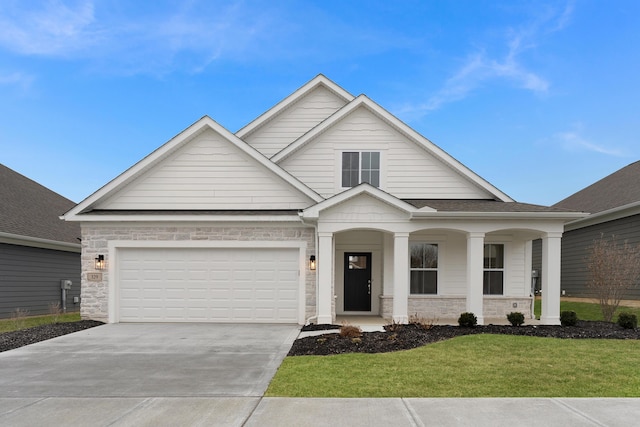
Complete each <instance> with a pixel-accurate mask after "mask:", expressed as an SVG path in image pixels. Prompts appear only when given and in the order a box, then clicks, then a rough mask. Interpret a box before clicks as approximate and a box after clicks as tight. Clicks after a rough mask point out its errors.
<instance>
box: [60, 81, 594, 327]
mask: <svg viewBox="0 0 640 427" xmlns="http://www.w3.org/2000/svg"><path fill="white" fill-rule="evenodd" d="M582 216H583V215H582V214H579V213H575V212H572V211H568V210H566V209H558V208H550V207H545V206H535V205H530V204H526V203H518V202H516V201H514V200H513V199H511V198H510V197H509V196H508V195H506V194H505V193H503V192H502V191H500V190H499V189H498V188H496V187H494V186H493V185H491V184H490V183H488V182H487V181H485V180H484V179H483V178H481V177H480V176H478V175H477V174H475V173H474V172H472V171H471V170H470V169H468V168H467V167H466V166H464V165H463V164H461V163H460V162H458V161H457V160H456V159H454V158H453V157H452V156H451V155H449V154H448V153H446V152H445V151H443V150H442V149H441V148H439V147H438V146H436V145H435V144H433V143H432V142H431V141H429V140H428V139H426V138H425V137H424V136H422V135H420V134H419V133H417V132H416V131H415V130H413V129H411V128H410V127H409V126H407V125H406V124H405V123H403V122H402V121H400V120H399V119H398V118H397V117H395V116H393V115H392V114H391V113H389V112H388V111H386V110H385V109H384V108H382V107H381V106H380V105H378V104H376V103H375V102H373V101H372V100H371V99H369V98H368V97H366V96H365V95H360V96H357V97H356V96H353V95H351V94H349V93H348V92H347V91H346V90H344V89H343V88H341V87H340V86H338V85H336V84H335V83H334V82H332V81H331V80H329V79H327V78H326V77H324V76H322V75H319V76H317V77H316V78H314V79H313V80H311V81H310V82H308V83H307V84H305V85H304V86H302V87H301V88H300V89H298V90H296V91H295V92H294V93H292V94H291V95H289V96H288V97H286V98H285V99H284V100H283V101H281V102H280V103H278V104H277V105H275V106H274V107H273V108H271V109H269V110H268V111H267V112H265V113H264V114H262V115H261V116H259V117H258V118H256V119H255V120H254V121H252V122H250V123H249V124H247V125H246V126H245V127H243V128H242V129H240V130H239V131H238V132H236V133H235V134H234V133H232V132H230V131H228V130H227V129H225V128H224V127H222V126H221V125H220V124H218V123H217V122H215V121H214V120H212V119H211V118H210V117H207V116H205V117H203V118H201V119H200V120H198V121H197V122H195V123H194V124H193V125H191V126H189V127H188V128H187V129H185V130H184V131H183V132H181V133H180V134H178V135H177V136H175V137H174V138H172V139H171V140H170V141H168V142H167V143H166V144H164V145H162V146H160V147H159V148H158V149H157V150H155V151H154V152H153V153H151V154H150V155H148V156H146V157H145V158H144V159H142V160H140V161H139V162H138V163H136V164H135V165H133V166H132V167H131V168H129V169H128V170H126V171H125V172H123V173H122V174H121V175H120V176H118V177H117V178H115V179H114V180H113V181H111V182H109V183H108V184H106V185H105V186H104V187H102V188H101V189H99V190H98V191H97V192H96V193H94V194H92V195H91V196H89V197H88V198H87V199H85V200H84V201H82V202H80V204H78V205H77V206H76V207H74V208H73V209H71V210H70V211H69V212H67V213H66V214H65V215H64V218H65V220H67V221H70V222H71V223H75V224H78V223H80V224H82V253H83V257H82V270H83V276H82V279H83V283H82V309H81V314H82V316H83V317H84V318H91V319H97V320H104V321H108V322H111V323H117V322H265V323H277V322H281V323H299V324H304V323H306V322H309V321H313V322H317V323H332V322H334V321H335V320H336V316H349V315H370V316H380V317H382V318H385V319H392V320H393V321H395V322H399V323H406V322H407V321H408V319H409V316H412V315H416V314H417V315H419V316H424V317H427V318H439V319H445V318H448V319H451V318H453V319H455V318H457V317H458V316H459V315H460V313H462V312H464V311H472V312H474V313H475V314H476V315H477V317H478V323H480V324H483V322H484V321H485V319H491V318H496V317H500V318H503V317H504V316H505V314H506V313H509V312H511V311H514V310H517V311H521V312H523V313H525V314H526V315H527V316H530V315H531V310H530V307H531V303H532V298H531V295H530V283H531V242H532V240H534V239H542V242H543V245H542V246H543V251H542V256H541V262H542V265H543V266H544V271H545V273H544V279H545V283H546V284H545V288H544V293H543V300H542V315H541V322H542V323H545V324H559V323H560V297H559V294H560V237H561V235H562V231H563V229H564V224H565V223H567V222H570V221H573V220H575V219H577V218H581V217H582Z"/></svg>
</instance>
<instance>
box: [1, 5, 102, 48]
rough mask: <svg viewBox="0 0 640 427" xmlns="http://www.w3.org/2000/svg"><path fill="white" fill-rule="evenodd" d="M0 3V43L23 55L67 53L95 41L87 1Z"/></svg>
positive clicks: (94, 32)
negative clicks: (26, 4)
mask: <svg viewBox="0 0 640 427" xmlns="http://www.w3.org/2000/svg"><path fill="white" fill-rule="evenodd" d="M30 5H31V6H32V7H31V8H25V7H24V2H11V1H9V2H5V3H2V4H0V45H2V46H4V47H5V48H7V49H9V50H12V51H14V52H17V53H19V54H24V55H46V56H68V55H71V54H74V53H75V52H77V51H80V50H84V49H86V48H88V47H89V46H92V45H94V44H95V43H96V41H97V39H99V38H100V31H99V30H98V29H97V28H95V27H94V26H93V25H92V24H94V7H93V4H92V3H91V2H86V1H84V2H78V3H73V4H64V3H62V2H60V1H55V0H50V1H45V2H39V3H35V4H34V3H30Z"/></svg>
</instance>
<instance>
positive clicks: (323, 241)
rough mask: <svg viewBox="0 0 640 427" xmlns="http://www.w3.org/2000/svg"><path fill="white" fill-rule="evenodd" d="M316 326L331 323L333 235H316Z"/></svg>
mask: <svg viewBox="0 0 640 427" xmlns="http://www.w3.org/2000/svg"><path fill="white" fill-rule="evenodd" d="M316 268H317V269H318V285H317V286H318V303H317V306H318V324H331V323H333V312H332V306H333V304H332V302H333V275H332V271H333V233H318V259H317V266H316Z"/></svg>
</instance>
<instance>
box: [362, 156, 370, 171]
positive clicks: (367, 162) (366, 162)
mask: <svg viewBox="0 0 640 427" xmlns="http://www.w3.org/2000/svg"><path fill="white" fill-rule="evenodd" d="M362 169H363V170H365V169H371V153H362Z"/></svg>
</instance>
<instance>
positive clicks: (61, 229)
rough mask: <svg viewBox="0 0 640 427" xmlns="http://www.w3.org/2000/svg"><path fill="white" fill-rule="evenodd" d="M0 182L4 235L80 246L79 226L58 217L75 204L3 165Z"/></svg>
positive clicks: (0, 221) (0, 220)
mask: <svg viewBox="0 0 640 427" xmlns="http://www.w3.org/2000/svg"><path fill="white" fill-rule="evenodd" d="M0 183H2V184H1V185H0V234H1V235H2V236H4V237H5V238H8V237H10V236H15V237H16V238H18V236H25V237H29V238H35V239H42V240H48V241H52V242H64V243H68V244H72V245H73V246H77V247H78V248H79V247H80V241H79V240H78V238H79V237H80V226H79V225H78V224H71V223H67V222H64V221H60V218H59V216H60V215H61V214H63V213H64V212H66V211H67V210H69V209H70V208H72V207H73V206H74V205H75V203H74V202H72V201H71V200H69V199H67V198H65V197H62V196H61V195H59V194H58V193H55V192H53V191H51V190H49V189H48V188H46V187H44V186H42V185H40V184H38V183H37V182H35V181H32V180H31V179H29V178H27V177H25V176H23V175H21V174H19V173H18V172H15V171H14V170H11V169H9V168H8V167H6V166H4V165H2V164H0ZM3 240H5V239H3ZM18 240H19V239H18ZM29 246H32V245H29ZM33 246H38V245H33Z"/></svg>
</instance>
